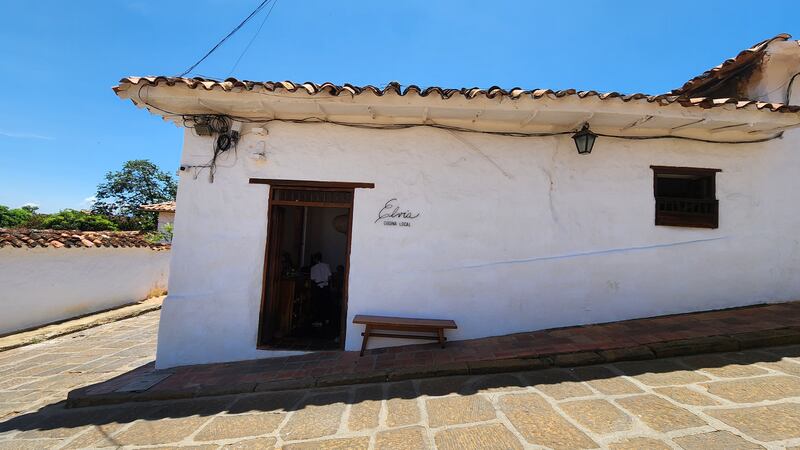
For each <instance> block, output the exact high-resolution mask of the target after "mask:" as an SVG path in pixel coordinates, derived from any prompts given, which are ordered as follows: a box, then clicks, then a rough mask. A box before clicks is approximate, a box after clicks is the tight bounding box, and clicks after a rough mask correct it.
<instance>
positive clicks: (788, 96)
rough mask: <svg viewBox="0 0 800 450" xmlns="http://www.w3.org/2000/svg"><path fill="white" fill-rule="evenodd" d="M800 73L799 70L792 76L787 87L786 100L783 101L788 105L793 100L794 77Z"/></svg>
mask: <svg viewBox="0 0 800 450" xmlns="http://www.w3.org/2000/svg"><path fill="white" fill-rule="evenodd" d="M798 75H800V72H797V73H796V74H794V75H792V78H789V86H787V87H786V101H785V102H783V103H785V104H787V105H788V104H789V102H790V101H792V84H793V83H794V79H795V78H797V77H798Z"/></svg>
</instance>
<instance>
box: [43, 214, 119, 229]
mask: <svg viewBox="0 0 800 450" xmlns="http://www.w3.org/2000/svg"><path fill="white" fill-rule="evenodd" d="M41 228H45V229H49V230H81V231H116V230H118V229H119V228H118V226H117V224H116V223H114V222H112V221H111V220H109V219H108V218H106V217H104V216H101V215H97V214H90V213H87V212H84V211H76V210H74V209H64V210H61V211H59V212H57V213H56V214H50V215H49V216H47V217H46V218H44V220H42V227H41Z"/></svg>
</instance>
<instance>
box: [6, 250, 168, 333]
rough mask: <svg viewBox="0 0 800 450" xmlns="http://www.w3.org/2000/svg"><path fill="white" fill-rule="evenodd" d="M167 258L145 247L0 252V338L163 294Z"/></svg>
mask: <svg viewBox="0 0 800 450" xmlns="http://www.w3.org/2000/svg"><path fill="white" fill-rule="evenodd" d="M169 258H170V252H169V251H166V250H161V251H155V250H151V249H146V248H60V249H55V248H9V247H4V248H0V311H2V313H0V334H6V333H10V332H12V331H17V330H22V329H26V328H30V327H34V326H38V325H43V324H46V323H50V322H55V321H59V320H63V319H68V318H71V317H75V316H80V315H84V314H88V313H91V312H95V311H100V310H104V309H109V308H113V307H115V306H120V305H124V304H126V303H131V302H135V301H138V300H142V299H145V298H147V297H149V296H151V295H156V294H160V293H162V292H163V291H165V290H166V289H167V277H168V273H169Z"/></svg>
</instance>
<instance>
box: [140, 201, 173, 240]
mask: <svg viewBox="0 0 800 450" xmlns="http://www.w3.org/2000/svg"><path fill="white" fill-rule="evenodd" d="M139 208H140V209H141V210H142V211H149V212H156V213H158V227H157V229H158V231H160V232H162V233H164V232H167V228H168V225H172V224H173V223H174V222H175V202H174V201H172V202H162V203H151V204H149V205H142V206H140V207H139Z"/></svg>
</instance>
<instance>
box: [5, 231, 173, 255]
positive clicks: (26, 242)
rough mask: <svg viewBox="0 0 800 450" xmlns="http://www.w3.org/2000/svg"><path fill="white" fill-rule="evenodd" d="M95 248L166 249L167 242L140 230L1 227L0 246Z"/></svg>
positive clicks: (167, 247)
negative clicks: (158, 241) (151, 238)
mask: <svg viewBox="0 0 800 450" xmlns="http://www.w3.org/2000/svg"><path fill="white" fill-rule="evenodd" d="M3 247H16V248H25V247H29V248H35V247H51V248H98V247H114V248H120V247H125V248H128V247H142V248H145V247H146V248H151V249H153V250H167V249H169V248H170V246H169V244H154V243H151V242H148V241H147V240H146V239H145V233H143V232H140V231H73V230H29V229H9V228H0V248H3Z"/></svg>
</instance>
